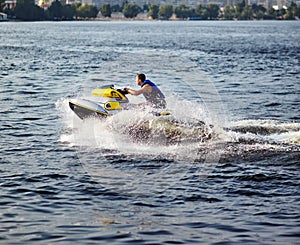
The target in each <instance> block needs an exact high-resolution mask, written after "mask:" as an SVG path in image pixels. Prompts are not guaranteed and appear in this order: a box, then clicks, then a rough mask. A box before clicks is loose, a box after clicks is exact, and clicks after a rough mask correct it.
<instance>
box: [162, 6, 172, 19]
mask: <svg viewBox="0 0 300 245" xmlns="http://www.w3.org/2000/svg"><path fill="white" fill-rule="evenodd" d="M158 15H159V16H160V17H161V18H162V19H165V20H168V19H170V18H171V16H172V15H173V6H172V5H162V6H160V7H159V11H158Z"/></svg>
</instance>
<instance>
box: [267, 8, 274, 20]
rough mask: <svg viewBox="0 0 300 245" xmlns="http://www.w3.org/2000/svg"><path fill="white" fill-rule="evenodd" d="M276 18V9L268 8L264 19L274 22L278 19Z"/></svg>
mask: <svg viewBox="0 0 300 245" xmlns="http://www.w3.org/2000/svg"><path fill="white" fill-rule="evenodd" d="M276 16H277V14H276V11H275V9H274V8H268V9H267V12H266V14H265V16H264V19H265V20H274V19H276Z"/></svg>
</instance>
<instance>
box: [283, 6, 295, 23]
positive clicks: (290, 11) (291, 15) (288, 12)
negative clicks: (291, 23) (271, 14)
mask: <svg viewBox="0 0 300 245" xmlns="http://www.w3.org/2000/svg"><path fill="white" fill-rule="evenodd" d="M296 16H297V5H296V3H294V2H292V3H291V6H289V7H288V8H287V10H286V15H285V18H286V19H287V20H294V19H295V17H296Z"/></svg>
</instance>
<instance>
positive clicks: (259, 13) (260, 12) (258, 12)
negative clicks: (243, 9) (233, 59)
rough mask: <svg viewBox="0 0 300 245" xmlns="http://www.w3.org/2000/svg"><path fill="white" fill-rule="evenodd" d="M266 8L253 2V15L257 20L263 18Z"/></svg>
mask: <svg viewBox="0 0 300 245" xmlns="http://www.w3.org/2000/svg"><path fill="white" fill-rule="evenodd" d="M265 12H266V9H265V7H263V6H262V5H257V4H252V13H253V17H254V18H255V19H257V20H260V19H263V18H264V15H265Z"/></svg>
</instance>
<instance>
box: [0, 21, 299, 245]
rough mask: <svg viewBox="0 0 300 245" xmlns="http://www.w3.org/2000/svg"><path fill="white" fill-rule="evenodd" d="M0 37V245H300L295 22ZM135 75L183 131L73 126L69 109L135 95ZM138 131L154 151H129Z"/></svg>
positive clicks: (115, 27)
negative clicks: (84, 100) (126, 91)
mask: <svg viewBox="0 0 300 245" xmlns="http://www.w3.org/2000/svg"><path fill="white" fill-rule="evenodd" d="M0 33H1V35H0V53H1V60H0V79H1V90H0V101H1V109H0V112H1V142H0V145H1V148H0V152H1V155H0V164H1V165H0V166H1V168H0V186H1V188H0V206H1V209H0V210H1V212H0V224H1V225H0V244H71V243H74V242H75V243H78V244H299V235H300V232H299V225H300V213H299V210H300V205H299V204H300V199H299V184H300V181H299V176H300V171H299V170H300V168H299V167H300V111H299V108H300V63H299V62H300V42H299V40H300V24H299V22H297V21H294V22H288V21H286V22H279V21H262V22H259V21H253V22H247V21H241V22H231V21H226V22H222V21H211V22H205V21H201V22H192V21H191V22H172V21H166V22H164V21H163V22H160V21H157V22H156V21H154V22H147V21H136V22H132V21H116V22H104V21H102V22H89V21H86V22H34V23H23V22H20V23H18V22H6V23H1V24H0ZM138 72H143V73H146V75H147V76H148V78H149V79H151V80H152V81H153V82H155V83H157V84H158V85H159V86H160V88H161V90H162V91H163V92H164V93H165V95H166V99H167V103H168V110H170V111H171V114H172V115H171V117H172V120H176V121H180V122H181V126H180V128H178V127H177V126H174V125H173V124H172V125H170V124H168V123H166V122H165V121H164V120H165V119H164V118H157V117H154V116H152V115H150V114H148V113H146V112H145V111H122V112H120V113H119V114H117V115H116V116H114V117H110V118H108V119H107V120H105V121H99V120H95V119H88V120H85V121H81V120H80V119H79V118H77V116H76V115H74V113H73V112H72V111H71V110H70V109H69V107H68V104H67V100H68V99H69V98H74V97H89V96H90V93H91V91H92V90H93V89H94V88H97V87H99V86H102V85H106V84H115V86H116V87H119V88H123V87H132V88H135V89H136V88H137V87H136V85H135V83H134V79H135V74H136V73H138ZM128 97H129V99H130V100H131V101H132V102H133V103H137V102H140V101H142V100H143V99H142V98H139V97H134V96H128ZM168 120H169V119H168ZM145 121H147V123H149V124H148V125H150V126H151V127H152V131H151V137H150V138H151V139H150V140H149V139H148V138H147V140H143V139H141V138H140V137H139V140H137V139H136V138H135V137H133V136H136V135H132V134H130V132H132V130H131V129H133V128H134V129H136V128H137V129H139V127H140V125H142V124H143V123H145ZM199 122H204V123H205V124H204V126H203V124H202V123H201V126H199V125H200V124H199ZM168 130H169V131H168ZM178 130H179V131H180V133H178V132H179V131H178ZM136 131H137V132H138V133H140V131H138V130H136ZM176 132H177V134H176ZM142 135H143V133H142ZM174 135H176V137H175V138H174ZM170 137H171V140H170Z"/></svg>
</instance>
